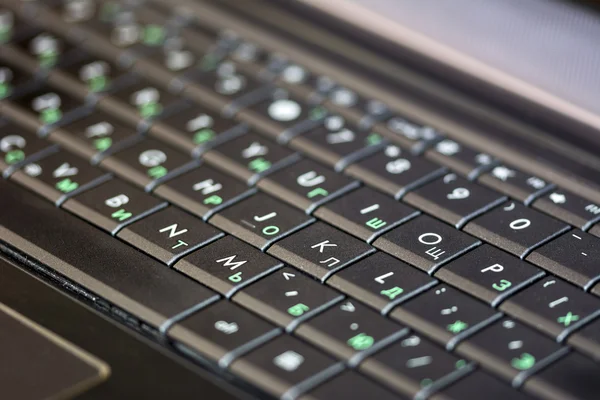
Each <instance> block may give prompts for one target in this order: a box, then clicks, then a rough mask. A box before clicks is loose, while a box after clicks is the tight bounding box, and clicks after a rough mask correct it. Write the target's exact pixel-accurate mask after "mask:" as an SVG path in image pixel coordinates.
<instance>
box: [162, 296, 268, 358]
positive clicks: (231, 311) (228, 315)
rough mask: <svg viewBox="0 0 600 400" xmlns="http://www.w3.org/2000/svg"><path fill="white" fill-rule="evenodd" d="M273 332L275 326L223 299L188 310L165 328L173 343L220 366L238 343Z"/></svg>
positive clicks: (260, 338)
mask: <svg viewBox="0 0 600 400" xmlns="http://www.w3.org/2000/svg"><path fill="white" fill-rule="evenodd" d="M277 333H278V330H277V329H276V328H275V326H273V325H271V324H270V323H268V322H266V321H264V320H262V319H260V318H258V317H257V316H255V315H254V314H252V313H250V312H248V311H246V310H244V309H243V308H242V307H239V306H237V305H235V304H233V303H231V302H229V301H226V300H223V301H220V302H218V303H216V304H213V305H210V306H209V307H208V308H205V309H203V310H201V311H199V312H196V313H194V314H192V315H191V316H189V317H187V318H185V319H184V320H183V321H180V322H178V323H176V324H175V325H173V326H172V327H171V328H170V329H169V330H168V332H167V334H168V335H169V338H170V339H171V340H174V341H175V346H182V347H184V348H187V349H191V350H192V351H194V352H197V353H199V354H201V355H203V356H205V357H208V358H210V359H212V360H214V361H218V363H219V365H220V366H221V367H227V366H228V365H229V363H231V361H232V360H233V359H234V357H235V355H236V352H235V351H236V350H237V349H239V348H240V347H246V345H248V344H253V345H258V344H259V343H261V341H262V340H268V339H269V338H271V337H273V336H275V335H277ZM257 341H258V342H257Z"/></svg>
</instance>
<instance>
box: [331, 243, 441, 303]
mask: <svg viewBox="0 0 600 400" xmlns="http://www.w3.org/2000/svg"><path fill="white" fill-rule="evenodd" d="M436 283H437V281H436V280H435V279H433V278H431V277H429V276H428V275H427V274H425V273H423V272H421V271H419V270H418V269H417V268H415V267H412V266H410V265H408V264H406V263H403V262H402V261H400V260H397V259H395V258H394V257H392V256H390V255H387V254H385V253H382V252H380V251H378V252H376V253H375V254H373V255H370V256H368V257H366V258H364V259H362V260H360V261H358V262H357V263H355V264H352V265H350V266H349V267H348V268H344V269H342V270H341V271H339V272H337V273H335V274H334V275H333V276H331V277H330V278H329V279H328V280H327V284H328V285H330V286H333V287H334V288H336V289H338V290H340V291H341V292H343V293H346V294H348V295H350V296H352V297H354V298H356V299H358V300H360V301H362V302H363V303H365V304H368V305H370V306H371V307H374V308H376V309H377V310H378V311H380V312H381V313H382V314H386V313H387V312H388V311H389V310H390V309H391V308H392V307H394V306H395V305H397V304H398V303H399V302H401V301H404V300H406V299H408V298H410V297H412V296H414V295H416V294H417V293H420V292H422V291H424V290H427V288H429V287H431V286H433V285H435V284H436Z"/></svg>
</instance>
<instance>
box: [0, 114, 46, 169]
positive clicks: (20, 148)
mask: <svg viewBox="0 0 600 400" xmlns="http://www.w3.org/2000/svg"><path fill="white" fill-rule="evenodd" d="M51 146H52V143H50V142H48V141H47V140H42V139H40V138H39V137H37V136H36V135H35V133H32V132H30V131H28V130H27V129H25V128H22V127H20V126H18V125H15V124H13V123H10V122H4V123H2V122H0V173H1V174H2V175H4V177H5V178H7V177H8V176H9V175H10V174H11V173H12V171H13V170H14V169H15V168H17V167H18V166H19V165H21V164H22V163H23V162H25V160H26V159H27V157H30V156H32V155H34V154H39V153H42V152H44V151H46V150H47V149H49V148H50V147H51Z"/></svg>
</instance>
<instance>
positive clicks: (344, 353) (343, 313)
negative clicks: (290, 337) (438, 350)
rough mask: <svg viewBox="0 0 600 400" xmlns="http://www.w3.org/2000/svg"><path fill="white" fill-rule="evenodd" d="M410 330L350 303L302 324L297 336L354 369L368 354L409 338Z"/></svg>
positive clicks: (332, 308) (296, 332) (344, 303)
mask: <svg viewBox="0 0 600 400" xmlns="http://www.w3.org/2000/svg"><path fill="white" fill-rule="evenodd" d="M407 333H408V329H407V328H406V327H404V326H402V325H399V324H397V323H395V322H392V321H390V320H388V319H386V318H385V317H382V316H381V315H379V314H378V313H376V312H375V311H372V310H370V309H369V308H367V307H366V306H363V305H362V304H360V303H358V302H356V301H351V300H347V301H344V302H342V303H341V304H337V305H335V306H333V307H331V308H330V309H329V310H326V311H324V312H323V313H321V314H319V315H317V316H316V317H314V318H311V319H310V320H308V321H306V322H304V323H302V324H300V326H299V327H298V328H296V330H295V331H294V334H296V335H298V336H300V337H303V338H304V339H306V340H308V341H309V342H311V343H312V344H314V345H315V346H317V347H321V348H322V349H323V350H325V351H328V352H330V353H331V354H333V355H335V356H336V357H339V358H342V359H346V360H349V362H350V363H351V364H352V365H356V364H358V362H360V360H362V359H364V357H365V352H366V351H369V349H372V348H374V347H380V346H382V345H384V344H385V343H390V342H391V341H392V340H394V339H396V338H398V337H400V336H403V335H406V334H407Z"/></svg>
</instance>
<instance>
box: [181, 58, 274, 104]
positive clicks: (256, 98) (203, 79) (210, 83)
mask: <svg viewBox="0 0 600 400" xmlns="http://www.w3.org/2000/svg"><path fill="white" fill-rule="evenodd" d="M191 82H192V84H191V85H189V86H188V87H187V88H186V89H185V90H184V92H183V95H184V96H188V97H190V98H192V99H197V100H198V102H199V103H206V100H205V98H206V97H207V96H206V95H205V94H206V93H210V96H211V97H217V98H218V99H219V102H220V103H221V104H223V105H225V107H223V108H222V109H221V110H220V111H221V112H222V113H223V115H226V116H231V115H233V114H235V113H236V112H237V111H238V110H239V109H240V108H243V107H245V106H249V105H252V104H256V103H259V102H261V101H263V100H264V99H266V98H269V97H270V94H271V93H272V91H273V89H272V88H271V87H269V86H264V85H263V84H262V83H261V82H260V81H259V80H258V79H256V78H254V77H252V76H250V75H249V74H246V73H244V72H241V71H238V70H237V67H236V64H235V63H234V62H231V61H226V62H223V63H221V64H220V65H219V66H218V68H217V69H215V70H213V71H207V72H204V73H201V74H200V75H198V76H195V77H193V78H192V79H191ZM203 99H204V101H202V100H203Z"/></svg>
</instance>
